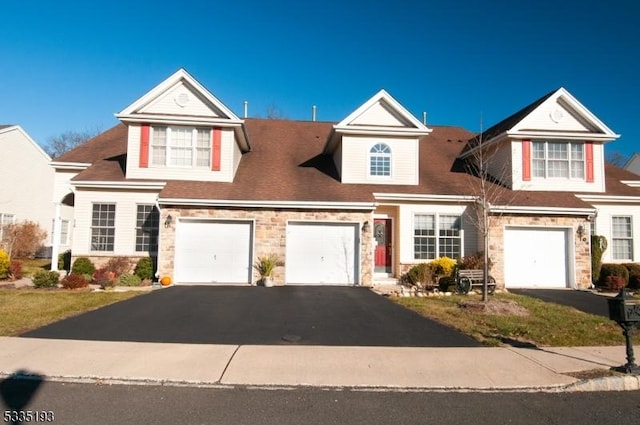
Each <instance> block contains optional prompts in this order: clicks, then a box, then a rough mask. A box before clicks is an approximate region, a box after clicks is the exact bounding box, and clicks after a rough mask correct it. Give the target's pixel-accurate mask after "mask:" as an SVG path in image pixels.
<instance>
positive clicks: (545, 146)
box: [531, 141, 585, 179]
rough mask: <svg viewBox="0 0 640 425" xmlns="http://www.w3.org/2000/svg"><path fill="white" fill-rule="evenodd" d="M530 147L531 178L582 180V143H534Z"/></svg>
mask: <svg viewBox="0 0 640 425" xmlns="http://www.w3.org/2000/svg"><path fill="white" fill-rule="evenodd" d="M531 147H532V149H531V171H532V176H533V177H535V178H571V179H584V175H585V154H584V143H583V142H562V141H560V142H549V141H534V142H533V143H532V145H531Z"/></svg>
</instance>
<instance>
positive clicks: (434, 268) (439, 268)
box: [429, 257, 456, 281]
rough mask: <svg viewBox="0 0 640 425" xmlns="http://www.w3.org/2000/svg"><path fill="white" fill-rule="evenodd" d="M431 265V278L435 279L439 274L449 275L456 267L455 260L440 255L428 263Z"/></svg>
mask: <svg viewBox="0 0 640 425" xmlns="http://www.w3.org/2000/svg"><path fill="white" fill-rule="evenodd" d="M429 266H431V275H432V280H433V281H436V280H437V279H438V278H440V277H441V276H451V275H452V274H453V269H454V268H455V267H456V261H455V260H454V259H453V258H449V257H440V258H436V259H435V260H433V261H432V262H431V263H429Z"/></svg>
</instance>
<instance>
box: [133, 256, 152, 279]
mask: <svg viewBox="0 0 640 425" xmlns="http://www.w3.org/2000/svg"><path fill="white" fill-rule="evenodd" d="M133 273H134V274H135V275H136V276H138V277H139V278H140V279H141V280H145V279H153V274H154V272H153V260H152V259H151V257H144V258H141V259H139V260H138V264H136V268H135V269H134V270H133Z"/></svg>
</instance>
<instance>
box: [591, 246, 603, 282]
mask: <svg viewBox="0 0 640 425" xmlns="http://www.w3.org/2000/svg"><path fill="white" fill-rule="evenodd" d="M606 250H607V238H605V237H604V236H599V235H591V281H592V282H593V283H594V284H598V282H599V281H600V268H601V267H602V255H603V254H604V252H605V251H606Z"/></svg>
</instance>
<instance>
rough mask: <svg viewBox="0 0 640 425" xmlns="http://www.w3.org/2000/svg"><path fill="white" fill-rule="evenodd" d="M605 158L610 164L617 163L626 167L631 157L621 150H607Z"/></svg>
mask: <svg viewBox="0 0 640 425" xmlns="http://www.w3.org/2000/svg"><path fill="white" fill-rule="evenodd" d="M604 160H605V161H606V162H607V163H608V164H611V165H615V166H616V167H624V165H625V164H626V163H627V161H628V160H629V157H628V156H627V155H625V154H623V153H622V152H620V151H607V153H606V154H605V158H604Z"/></svg>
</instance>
